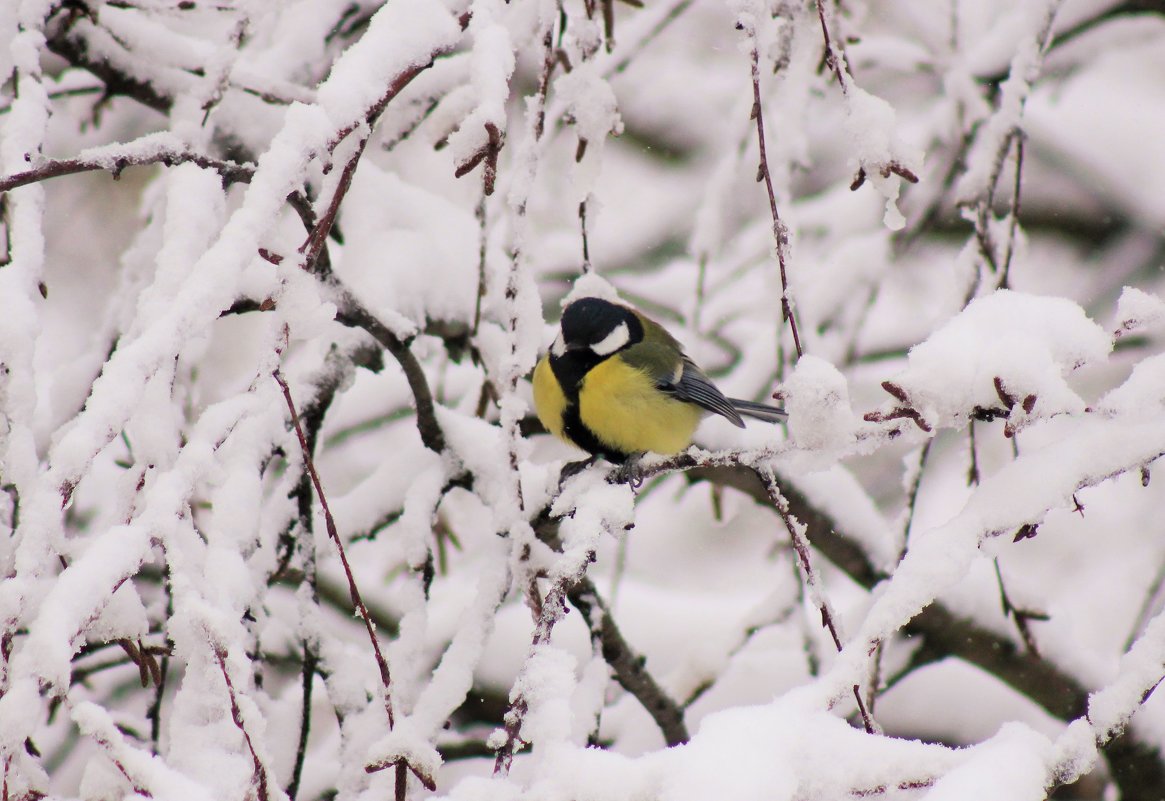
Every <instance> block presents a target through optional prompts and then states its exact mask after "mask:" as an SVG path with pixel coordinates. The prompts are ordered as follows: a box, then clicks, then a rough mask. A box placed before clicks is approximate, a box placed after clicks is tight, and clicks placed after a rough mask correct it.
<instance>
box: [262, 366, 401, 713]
mask: <svg viewBox="0 0 1165 801" xmlns="http://www.w3.org/2000/svg"><path fill="white" fill-rule="evenodd" d="M272 376H274V378H275V381H276V382H277V383H278V384H279V387H280V389H282V390H283V398H284V400H285V401H286V402H287V409H288V411H289V412H290V413H291V424H292V426H293V427H294V428H295V435H296V437H297V438H298V439H299V446H300V449H301V451H302V452H303V461H304V465H305V466H306V467H307V471H308V474H309V475H310V476H311V481H312V485H313V486H314V487H315V490H316V496H317V497H318V498H319V499H320V506H321V507H322V508H323V512H324V526H325V527H326V528H327V531H328V536H329V537H331V539H332V542H334V543H335V545H336V550H337V551H338V552H339V554H340V564H341V565H342V566H343V568H344V575H345V577H346V578H347V579H348V593H349V595H350V596H351V598H352V606H354V607H355V608H356V613H357V614H359V615H360V619H361V620H362V621H363V622H364V629H365V630H366V631H367V632H368V639H369V642H371V643H372V650H373V652H374V653H375V655H376V666H377V667H378V668H379V670H380V683H381V685H382V686H383V688H384V711H385V714H386V715H387V716H388V725H389V727H390V728H391V727H392V726H395V725H396V718H395V716H394V714H393V711H392V692H391V685H392V682H391V679H390V676H389V672H388V661H387V660H385V658H384V654H382V653H381V651H380V643H379V641H378V640H377V637H376V630H375V628H374V627H373V625H372V617H371V616H370V615H369V614H368V608H367V607H366V606H364V601H363V599H362V598H361V597H360V589H359V588H358V587H357V586H356V579H355V577H354V576H353V575H352V567H351V565H349V564H348V555H347V554H346V553H345V552H344V543H343V541H342V540H341V539H340V533H339V531H337V530H336V521H335V518H333V517H332V510H331V509H330V508H329V507H328V499H327V496H325V495H324V488H323V485H322V484H321V483H320V477H319V474H318V473H317V472H316V467H315V461H314V459H313V458H312V454H311V450H310V449H309V448H308V443H307V437H306V435H305V434H304V431H303V425H302V424H301V423H300V419H299V413H298V412H296V410H295V402H294V401H293V400H292V399H291V388H290V387H288V385H287V382H286V381H284V380H283V376H282V375H281V374H280V372H279V369H278V368H276V370H275V371H274V372H273V373H272Z"/></svg>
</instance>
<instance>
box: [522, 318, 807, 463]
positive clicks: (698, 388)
mask: <svg viewBox="0 0 1165 801" xmlns="http://www.w3.org/2000/svg"><path fill="white" fill-rule="evenodd" d="M533 389H534V408H535V411H536V412H537V415H538V419H539V420H541V421H542V424H543V425H544V426H545V427H546V429H547V430H548V431H550V433H552V434H554V435H555V436H556V437H558V438H559V439H561V440H564V441H565V442H567V443H568V444H570V445H574V446H576V447H578V448H580V449H582V450H584V451H587V452H589V453H590V454H591V457H592V459H594V458H595V457H602V458H604V459H606V460H607V461H608V462H611V463H613V464H617V465H623V464H624V463H627V462H628V460H634V459H637V458H638V457H639V456H640V455H641V454H643V453H645V452H648V451H650V452H653V453H658V454H662V455H672V454H675V453H679V452H680V451H683V450H685V449H687V448H688V446H690V445H691V444H692V435H693V434H694V433H695V431H696V426H697V425H698V424H699V422H700V419H701V418H702V417H703V416H704V415H705V414H707V413H713V414H718V415H720V416H721V417H724V418H726V419H727V420H728V421H730V422H731V423H732V424H733V425H736V426H739V427H740V428H744V420H743V419H742V415H743V416H747V417H753V418H756V419H759V420H764V421H767V422H770V423H775V422H779V421H781V420H782V419H784V417H785V412H784V411H783V410H781V409H778V408H776V407H773V406H767V405H765V404H763V403H754V402H752V401H746V400H740V399H737V398H728V397H725V396H724V393H722V392H721V391H720V390H719V389H717V388H716V385H715V384H713V383H712V381H711V379H709V378H708V376H706V375H705V374H704V372H703V371H702V370H701V369H700V368H699V367H697V366H696V364H695V362H693V361H692V360H691V359H690V358H688V357H687V356H686V355H685V354H684V351H683V348H682V347H681V346H680V343H679V342H677V341H676V340H675V338H674V337H672V335H671V334H669V333H668V332H667V331H666V330H665V329H664V328H663V326H661V325H659V324H658V323H656V322H655V321H654V320H651V319H650V318H648V317H647V316H646V315H644V314H642V313H641V312H639V311H637V310H635V309H632V308H630V307H628V306H624V305H621V304H619V303H612V302H611V301H608V300H604V299H602V298H597V297H586V298H580V299H578V300H575V301H574V302H572V303H570V304H569V305H568V306H567V307H566V308H565V309H564V310H563V312H562V321H561V323H560V325H559V332H558V335H557V337H556V338H555V340H554V343H553V344H552V345H551V346H550V350H549V351H548V352H547V353H546V354H545V355H544V356H543V357H542V358H541V359H540V360H539V362H538V365H537V366H536V367H535V368H534V377H533Z"/></svg>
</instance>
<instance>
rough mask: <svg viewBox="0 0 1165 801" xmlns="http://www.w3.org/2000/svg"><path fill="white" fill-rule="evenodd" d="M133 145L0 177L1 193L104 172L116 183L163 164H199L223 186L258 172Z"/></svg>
mask: <svg viewBox="0 0 1165 801" xmlns="http://www.w3.org/2000/svg"><path fill="white" fill-rule="evenodd" d="M133 144H134V143H133V142H129V143H127V151H126V152H125V153H124V154H122V155H113V156H112V157H111V156H110V155H102V156H94V157H90V158H72V159H46V160H44V161H43V162H41V163H40V164H38V165H37V166H35V167H32V168H30V169H27V170H24V171H23V172H17V173H12V174H11V175H6V176H3V177H0V193H4V192H8V191H10V190H12V189H16V188H18V187H21V186H27V185H28V184H33V183H38V182H40V181H47V180H49V179H50V178H59V177H60V176H63V175H76V174H78V173H82V172H99V171H104V172H108V173H109V174H110V175H112V176H113V179H114V180H117V179H118V178H120V177H121V173H122V171H123V170H125V169H126V168H127V167H144V166H148V165H153V164H164V165H166V166H167V167H173V166H174V165H176V164H186V163H191V164H196V165H198V166H199V167H202V168H203V169H204V170H214V171H215V172H217V173H218V174H219V175H220V176H222V179H223V182H224V183H227V184H232V183H248V182H250V180H251V176H252V175H254V173H255V168H254V167H253V166H252V165H249V164H236V163H234V162H232V161H220V160H219V159H212V158H209V157H208V156H204V155H202V154H200V153H192V152H190V151H189V150H186V149H185V148H184V147H180V146H176V145H169V146H165V147H162V148H159V149H158V150H155V151H153V152H150V153H134V152H133Z"/></svg>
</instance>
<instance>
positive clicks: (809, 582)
mask: <svg viewBox="0 0 1165 801" xmlns="http://www.w3.org/2000/svg"><path fill="white" fill-rule="evenodd" d="M755 471H756V475H757V477H758V478H759V479H760V480H761V482H762V483H763V484H764V487H765V493H766V494H767V495H768V497H769V500H770V501H771V502H772V505H773V508H774V509H776V511H777V514H778V515H779V516H780V518H781V522H783V523H784V524H785V528H786V529H787V530H788V532H789V538H790V539H791V540H792V543H793V551H794V552H795V553H796V554H797V562H798V563H799V564H800V566H801V577H802V579H803V580H804V582H805V588H806V589H807V590H808V592H809V599H810V601H812V603H813V605H814V606H816V607H817V610H818V611H819V612H820V613H821V625H823V626H824V627H825V628H826V629H827V630H828V631H829V636H830V637H831V638H832V639H833V645H834V647H835V648H837V650H838V652H840V651H841V649H842V642H841V635H840V634H839V633H838V630H837V624H836V622H835V620H836V615H834V613H833V609H832V608H831V606H830V603H829V599H828V598H827V597H826V595H825V591H824V589H823V588H822V586H821V579H820V577H819V576H818V575H817V571H816V570H814V569H813V563H812V561H811V560H810V557H809V538H808V537H807V536H806V534H805V526H804V524H802V523H801V522H800V521H798V520H797V519H796V518H795V517H793V515H792V513H791V512H790V511H789V502H788V501H787V500H785V497H784V495H782V494H781V489H780V487H778V486H777V478H776V476H775V475H773V471H772V470H771V469H770V468H767V467H758V468H755ZM853 694H854V700H855V701H856V702H857V706H858V713H859V714H860V715H861V717H862V725H863V726H864V727H865V730H866V731H867V732H869V733H870V734H873V733H875V732H876V731H877V726H876V724H875V723H874V719H873V717H871V716H870V713H869V710H867V709H866V703H865V701H864V700H863V699H862V691H861V687H860V686H859V685H857V684H855V685H854V686H853Z"/></svg>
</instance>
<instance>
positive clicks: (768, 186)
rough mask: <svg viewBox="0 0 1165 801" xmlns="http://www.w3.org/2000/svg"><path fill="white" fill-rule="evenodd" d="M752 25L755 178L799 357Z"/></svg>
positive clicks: (785, 241) (785, 244)
mask: <svg viewBox="0 0 1165 801" xmlns="http://www.w3.org/2000/svg"><path fill="white" fill-rule="evenodd" d="M755 25H756V21H755V20H754V21H752V22H751V23H750V24H749V25H746V26H744V27H745V29H746V33H747V34H748V37H749V41H750V42H751V44H752V49H751V53H750V58H751V64H752V118H753V119H754V120H756V139H757V146H758V148H759V150H760V164H759V166H758V168H757V174H756V179H757V180H758V181H764V185H765V190H766V191H767V192H768V196H769V211H770V213H771V214H772V218H773V240H774V241H775V242H776V248H777V266H778V267H779V269H780V273H781V318H782V320H784V322H786V323H788V324H789V330H790V331H791V332H792V334H793V346H794V348H796V350H797V356H798V358H800V357H801V356H802V355H803V354H804V350H803V349H802V347H801V335H800V333H799V332H798V331H797V317H796V315H795V314H794V313H793V303H792V300H791V299H790V297H789V278H788V273H787V268H786V262H787V253H786V251H787V248H788V246H789V229H788V228H787V227H786V226H785V224H784V223H783V222H781V216H780V213H779V212H778V210H777V195H776V191H775V190H774V189H773V176H772V173H771V171H770V170H769V157H768V150H767V149H766V147H765V115H764V108H763V107H762V105H761V94H760V51H759V47H760V46H759V44H758V42H757V32H756V28H755Z"/></svg>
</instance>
